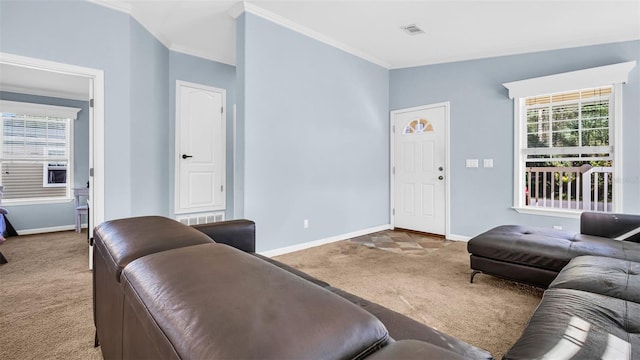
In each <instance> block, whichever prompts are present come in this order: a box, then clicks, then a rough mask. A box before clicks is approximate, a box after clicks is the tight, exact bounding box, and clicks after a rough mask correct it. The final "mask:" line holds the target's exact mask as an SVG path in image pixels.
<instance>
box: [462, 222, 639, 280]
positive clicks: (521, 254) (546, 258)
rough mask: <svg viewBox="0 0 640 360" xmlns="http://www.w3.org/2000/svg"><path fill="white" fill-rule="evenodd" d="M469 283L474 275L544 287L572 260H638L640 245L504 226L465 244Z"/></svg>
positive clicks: (580, 234) (589, 236) (560, 232)
mask: <svg viewBox="0 0 640 360" xmlns="http://www.w3.org/2000/svg"><path fill="white" fill-rule="evenodd" d="M467 250H468V251H469V253H470V254H471V258H470V261H471V269H472V270H473V273H472V275H471V281H472V282H473V277H474V276H475V274H477V273H487V274H490V275H494V276H498V277H502V278H505V279H508V280H515V281H519V282H523V283H527V284H531V285H535V286H540V287H547V286H549V284H550V283H551V282H552V281H553V279H554V278H555V277H556V276H557V275H558V273H559V272H560V270H562V268H563V267H564V266H565V265H567V264H568V263H569V261H571V259H573V258H574V257H577V256H581V255H596V256H603V257H611V258H617V259H626V260H640V244H639V243H635V242H631V241H618V240H614V239H610V238H604V237H599V236H593V235H587V234H582V233H574V232H568V231H562V230H553V229H547V228H537V227H532V226H519V225H503V226H498V227H496V228H493V229H491V230H489V231H487V232H485V233H483V234H480V235H478V236H476V237H474V238H472V239H471V240H469V243H468V244H467Z"/></svg>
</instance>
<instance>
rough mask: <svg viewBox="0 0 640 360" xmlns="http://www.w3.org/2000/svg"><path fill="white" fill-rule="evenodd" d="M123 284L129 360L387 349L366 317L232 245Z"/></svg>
mask: <svg viewBox="0 0 640 360" xmlns="http://www.w3.org/2000/svg"><path fill="white" fill-rule="evenodd" d="M122 279H123V286H124V292H125V299H126V303H127V306H125V312H124V319H125V320H124V321H125V324H124V336H123V338H124V344H123V355H124V357H125V358H131V357H136V356H138V355H139V354H142V355H144V356H149V355H151V354H155V355H156V357H163V358H193V359H338V358H342V359H348V358H360V357H364V356H366V355H368V354H370V353H371V352H373V351H375V350H377V349H379V348H380V347H382V346H384V345H386V343H387V342H388V334H387V330H386V329H385V327H384V325H383V324H382V323H381V322H380V321H379V320H378V319H376V318H375V317H374V316H372V315H371V314H369V313H367V312H366V311H364V310H362V309H360V308H358V307H357V306H355V305H353V304H351V303H350V302H348V301H346V300H345V299H342V298H340V297H339V296H337V295H335V294H333V293H331V292H329V291H327V290H325V289H322V288H321V287H318V286H315V285H313V284H311V283H309V282H308V281H306V280H304V279H302V278H300V277H298V276H295V275H293V274H290V273H288V272H286V271H285V270H282V269H280V268H278V267H276V266H274V265H271V264H269V263H267V262H264V261H262V260H260V259H258V258H256V257H254V256H251V255H248V254H246V253H243V252H241V251H239V250H236V249H234V248H231V247H229V246H226V245H221V244H203V245H196V246H190V247H185V248H180V249H175V250H172V251H165V252H159V253H155V254H151V255H148V256H145V257H142V258H139V259H137V260H135V261H133V262H131V263H130V264H129V265H128V266H127V267H126V268H125V270H124V272H123V276H122ZM142 330H144V331H142ZM141 333H146V335H145V336H146V338H144V337H141V335H140V334H141ZM154 349H155V350H154Z"/></svg>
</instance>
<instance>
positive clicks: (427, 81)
mask: <svg viewBox="0 0 640 360" xmlns="http://www.w3.org/2000/svg"><path fill="white" fill-rule="evenodd" d="M630 60H636V61H638V62H639V64H640V41H632V42H624V43H615V44H607V45H599V46H589V47H580V48H571V49H563V50H556V51H545V52H538V53H531V54H523V55H514V56H504V57H495V58H489V59H481V60H473V61H464V62H455V63H447V64H439V65H430V66H421V67H414V68H406V69H398V70H392V71H391V75H390V90H389V91H390V108H391V110H397V109H402V108H408V107H414V106H419V105H425V104H431V103H438V102H442V101H450V102H451V134H450V136H451V163H450V167H451V169H450V170H451V179H450V181H451V203H450V208H451V233H453V234H455V235H462V236H474V235H476V234H478V233H480V232H482V231H485V230H487V229H489V228H491V227H493V226H496V225H499V224H530V225H538V226H545V227H551V226H553V225H561V226H563V227H564V228H565V229H571V230H577V229H578V227H579V226H578V221H577V220H575V219H562V218H555V217H548V216H534V215H524V214H518V213H516V212H515V211H514V210H512V209H511V206H512V204H513V101H512V100H510V99H509V98H508V97H507V89H505V88H504V87H503V86H502V84H503V83H505V82H510V81H515V80H522V79H528V78H533V77H539V76H544V75H552V74H557V73H562V72H567V71H573V70H580V69H585V68H590V67H596V66H601V65H609V64H614V63H619V62H624V61H630ZM623 93H624V111H623V116H624V124H623V126H624V141H623V145H624V163H623V167H624V169H623V171H624V211H625V212H630V213H639V212H640V201H639V200H640V181H639V179H640V166H639V165H640V164H639V158H638V156H637V154H638V153H640V142H639V141H638V136H639V135H640V105H639V104H640V102H639V101H638V99H640V71H639V68H638V66H636V68H635V69H634V70H633V71H632V72H631V74H630V79H629V82H628V84H626V85H624V90H623ZM465 159H494V166H495V167H494V168H492V169H485V168H482V167H480V168H477V169H469V168H465Z"/></svg>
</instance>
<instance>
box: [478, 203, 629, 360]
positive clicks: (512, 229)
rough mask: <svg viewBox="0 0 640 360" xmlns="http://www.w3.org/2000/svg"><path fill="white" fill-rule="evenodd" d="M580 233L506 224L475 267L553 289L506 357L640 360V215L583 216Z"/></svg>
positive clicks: (488, 239) (486, 239)
mask: <svg viewBox="0 0 640 360" xmlns="http://www.w3.org/2000/svg"><path fill="white" fill-rule="evenodd" d="M580 229H581V231H580V233H579V234H575V233H570V232H563V231H555V230H547V229H540V228H533V227H522V226H501V227H498V228H495V229H492V230H490V231H488V232H486V233H484V234H481V235H479V236H477V237H475V238H473V239H471V240H470V241H469V244H468V247H467V248H468V250H469V252H470V253H471V268H472V271H473V273H472V275H471V281H473V276H474V275H475V274H476V273H480V272H482V273H487V274H490V275H495V276H498V277H502V278H506V279H509V280H515V281H520V282H524V283H528V284H533V285H536V286H540V287H548V289H547V290H546V291H545V292H544V295H543V298H542V301H541V302H540V304H539V305H538V307H537V309H536V311H535V312H534V314H533V316H532V317H531V319H530V320H529V323H528V324H527V326H526V327H525V329H524V331H523V334H522V336H521V337H520V338H519V339H518V341H517V342H516V343H515V344H514V345H513V346H512V348H511V349H510V350H509V351H508V352H507V353H506V354H505V356H504V359H640V243H638V241H640V235H639V234H638V233H640V231H639V229H640V216H639V215H626V214H606V213H594V212H585V213H583V214H582V216H581V220H580Z"/></svg>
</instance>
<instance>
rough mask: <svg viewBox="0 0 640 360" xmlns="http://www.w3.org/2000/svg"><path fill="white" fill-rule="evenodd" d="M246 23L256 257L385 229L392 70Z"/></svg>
mask: <svg viewBox="0 0 640 360" xmlns="http://www.w3.org/2000/svg"><path fill="white" fill-rule="evenodd" d="M239 24H241V26H244V30H243V31H241V33H243V34H244V41H242V42H240V44H239V45H240V46H241V47H242V50H241V51H238V54H239V55H240V56H243V58H239V59H238V67H243V69H239V70H238V73H239V74H242V77H243V78H244V85H243V90H244V91H243V93H244V101H243V102H241V101H239V103H242V106H243V110H242V111H241V112H240V114H241V117H240V118H239V121H241V122H243V123H244V124H243V125H244V132H245V138H244V144H243V145H244V151H245V153H244V215H245V216H246V217H247V218H249V219H252V220H254V221H255V222H256V228H257V235H256V236H257V240H256V241H257V250H258V251H264V250H270V249H275V248H280V247H284V246H290V245H294V244H301V243H304V242H308V241H313V240H318V239H323V238H327V237H331V236H336V235H341V234H345V233H349V232H353V231H357V230H362V229H367V228H371V227H376V226H380V225H385V224H388V223H389V117H388V99H389V93H388V88H389V71H388V70H387V69H384V68H382V67H380V66H377V65H374V64H372V63H370V62H367V61H365V60H362V59H360V58H357V57H355V56H353V55H350V54H347V53H345V52H343V51H341V50H338V49H336V48H334V47H331V46H329V45H326V44H324V43H321V42H319V41H316V40H313V39H311V38H309V37H306V36H304V35H301V34H299V33H297V32H294V31H291V30H289V29H286V28H284V27H281V26H279V25H276V24H274V23H271V22H269V21H267V20H265V19H262V18H260V17H257V16H254V15H252V14H245V15H244V20H242V21H240V22H239ZM239 88H240V86H239ZM239 93H240V92H239ZM304 219H309V223H310V226H309V229H306V230H305V229H303V220H304Z"/></svg>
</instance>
